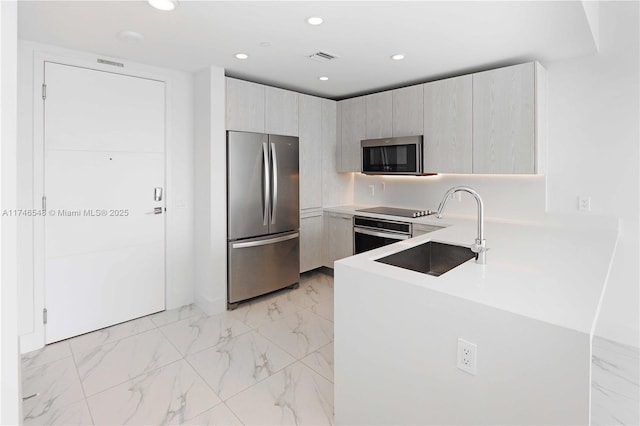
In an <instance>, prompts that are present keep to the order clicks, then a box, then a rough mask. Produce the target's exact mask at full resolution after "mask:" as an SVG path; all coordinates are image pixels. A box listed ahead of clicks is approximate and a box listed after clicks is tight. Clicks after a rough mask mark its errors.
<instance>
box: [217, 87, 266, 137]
mask: <svg viewBox="0 0 640 426" xmlns="http://www.w3.org/2000/svg"><path fill="white" fill-rule="evenodd" d="M226 82H227V99H226V103H227V111H226V112H227V117H226V122H227V130H239V131H243V132H256V133H264V132H265V123H264V108H265V86H263V85H261V84H256V83H251V82H248V81H243V80H237V79H235V78H227V79H226Z"/></svg>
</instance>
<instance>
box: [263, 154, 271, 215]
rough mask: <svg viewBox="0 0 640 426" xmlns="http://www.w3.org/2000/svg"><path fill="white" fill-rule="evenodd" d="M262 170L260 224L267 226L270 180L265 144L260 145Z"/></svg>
mask: <svg viewBox="0 0 640 426" xmlns="http://www.w3.org/2000/svg"><path fill="white" fill-rule="evenodd" d="M262 161H263V164H262V170H263V173H264V177H263V179H264V181H263V182H264V183H263V184H262V189H263V191H262V204H263V205H264V209H263V210H262V224H263V225H264V226H267V225H268V224H269V192H271V191H270V185H271V183H270V180H269V151H268V148H267V143H266V142H263V143H262Z"/></svg>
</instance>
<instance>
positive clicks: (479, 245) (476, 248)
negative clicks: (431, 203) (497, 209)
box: [436, 186, 487, 265]
mask: <svg viewBox="0 0 640 426" xmlns="http://www.w3.org/2000/svg"><path fill="white" fill-rule="evenodd" d="M459 191H464V192H468V193H469V194H471V195H473V196H474V198H475V199H476V202H477V203H478V238H476V242H475V243H473V245H472V246H471V251H472V252H474V253H475V254H476V263H479V264H481V265H484V264H485V263H486V262H487V258H486V253H487V245H486V241H485V239H484V205H483V204H482V198H480V194H478V193H477V192H476V191H474V190H473V189H471V188H469V187H468V186H454V187H453V188H451V189H449V190H448V191H447V193H446V194H444V198H442V201H441V202H440V205H439V206H438V213H436V217H437V218H438V219H442V210H444V206H445V204H447V201H448V200H449V198H450V197H451V196H452V195H453V194H455V193H456V192H459Z"/></svg>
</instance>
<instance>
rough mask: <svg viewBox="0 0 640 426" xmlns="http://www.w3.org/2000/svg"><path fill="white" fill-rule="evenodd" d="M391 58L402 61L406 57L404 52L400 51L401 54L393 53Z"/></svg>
mask: <svg viewBox="0 0 640 426" xmlns="http://www.w3.org/2000/svg"><path fill="white" fill-rule="evenodd" d="M391 59H393V60H394V61H401V60H403V59H404V55H403V54H401V53H399V54H397V55H393V56H392V57H391Z"/></svg>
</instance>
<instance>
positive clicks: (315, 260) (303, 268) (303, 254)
mask: <svg viewBox="0 0 640 426" xmlns="http://www.w3.org/2000/svg"><path fill="white" fill-rule="evenodd" d="M322 224H323V218H322V210H317V211H314V212H310V213H307V212H304V211H303V212H301V217H300V272H301V273H302V272H307V271H310V270H312V269H316V268H319V267H321V266H322V231H323V226H322Z"/></svg>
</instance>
